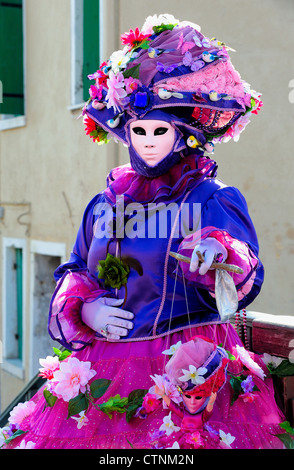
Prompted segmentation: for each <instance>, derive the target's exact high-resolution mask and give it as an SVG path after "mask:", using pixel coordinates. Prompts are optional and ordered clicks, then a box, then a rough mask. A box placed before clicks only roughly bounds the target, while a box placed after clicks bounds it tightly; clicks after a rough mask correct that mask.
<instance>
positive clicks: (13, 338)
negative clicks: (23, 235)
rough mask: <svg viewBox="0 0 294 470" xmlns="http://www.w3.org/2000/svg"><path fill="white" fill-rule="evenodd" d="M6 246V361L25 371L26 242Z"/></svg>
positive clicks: (10, 240) (4, 296)
mask: <svg viewBox="0 0 294 470" xmlns="http://www.w3.org/2000/svg"><path fill="white" fill-rule="evenodd" d="M3 245H4V246H3V253H4V263H3V361H4V364H5V363H9V364H10V365H11V366H12V367H13V368H19V369H22V366H23V359H24V357H23V356H24V355H23V351H24V342H23V337H24V320H23V319H24V305H25V301H24V285H25V282H24V272H25V271H24V251H25V242H24V241H23V240H18V239H16V240H15V239H6V238H4V239H3Z"/></svg>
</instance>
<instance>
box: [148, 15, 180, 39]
mask: <svg viewBox="0 0 294 470" xmlns="http://www.w3.org/2000/svg"><path fill="white" fill-rule="evenodd" d="M162 24H179V20H177V19H176V18H175V17H174V16H173V15H169V14H168V13H165V14H163V15H159V16H157V15H153V16H148V17H147V18H146V20H145V23H144V24H143V27H142V33H145V34H147V33H152V32H153V27H154V26H160V25H162Z"/></svg>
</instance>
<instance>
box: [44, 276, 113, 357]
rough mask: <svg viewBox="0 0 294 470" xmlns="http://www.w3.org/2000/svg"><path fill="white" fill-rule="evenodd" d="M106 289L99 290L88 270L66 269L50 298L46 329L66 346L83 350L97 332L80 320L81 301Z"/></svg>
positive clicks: (95, 297)
mask: <svg viewBox="0 0 294 470" xmlns="http://www.w3.org/2000/svg"><path fill="white" fill-rule="evenodd" d="M107 293H108V294H109V292H108V291H105V289H102V288H101V287H100V285H99V284H98V282H97V281H96V280H95V279H94V278H92V277H91V276H90V275H89V273H88V271H87V270H81V271H67V272H66V273H65V275H64V277H63V278H62V279H61V280H60V281H59V284H58V286H57V289H56V291H55V295H54V296H53V298H52V301H51V307H50V313H49V332H50V334H51V336H52V337H53V338H54V339H56V340H57V341H60V343H61V344H62V345H64V346H65V347H67V348H69V349H73V350H75V349H82V348H84V347H85V346H87V345H88V344H90V343H92V341H93V340H94V338H95V334H96V332H95V331H93V330H91V329H90V328H89V327H88V326H87V325H85V323H83V322H82V320H81V315H80V311H81V307H82V305H83V303H84V302H92V301H93V300H95V299H97V298H98V297H101V296H103V295H105V294H107Z"/></svg>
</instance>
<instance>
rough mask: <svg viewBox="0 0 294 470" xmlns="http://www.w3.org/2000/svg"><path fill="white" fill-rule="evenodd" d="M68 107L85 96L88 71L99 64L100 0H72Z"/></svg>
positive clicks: (77, 102)
mask: <svg viewBox="0 0 294 470" xmlns="http://www.w3.org/2000/svg"><path fill="white" fill-rule="evenodd" d="M71 8H72V12H71V15H72V93H71V95H72V96H71V101H72V107H75V106H76V107H78V106H79V107H80V106H81V103H83V102H84V101H87V100H88V98H89V88H90V81H89V79H88V75H89V74H90V73H94V72H95V71H96V70H97V68H98V66H99V64H100V8H101V5H100V1H99V0H72V3H71Z"/></svg>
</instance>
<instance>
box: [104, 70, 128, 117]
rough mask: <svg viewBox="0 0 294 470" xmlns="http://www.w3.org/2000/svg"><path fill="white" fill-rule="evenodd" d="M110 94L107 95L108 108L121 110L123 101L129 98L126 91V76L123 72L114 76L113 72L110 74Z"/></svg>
mask: <svg viewBox="0 0 294 470" xmlns="http://www.w3.org/2000/svg"><path fill="white" fill-rule="evenodd" d="M107 86H108V93H107V95H106V101H107V108H111V107H113V108H114V110H115V111H119V110H120V106H121V105H122V99H123V98H125V97H126V96H127V92H126V90H125V88H124V87H125V82H124V76H123V74H122V72H118V73H117V74H114V72H113V71H112V70H111V71H110V72H109V79H108V80H107Z"/></svg>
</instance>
